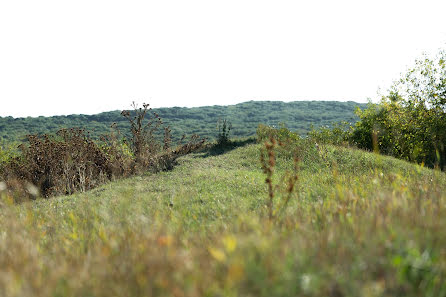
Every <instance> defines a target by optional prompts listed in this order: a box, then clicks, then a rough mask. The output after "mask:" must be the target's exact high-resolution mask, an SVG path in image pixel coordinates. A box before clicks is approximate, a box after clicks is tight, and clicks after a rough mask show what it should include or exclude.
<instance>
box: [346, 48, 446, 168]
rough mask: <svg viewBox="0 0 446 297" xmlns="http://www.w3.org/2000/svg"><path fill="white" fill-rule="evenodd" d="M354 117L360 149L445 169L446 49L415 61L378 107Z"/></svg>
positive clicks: (355, 135) (356, 137)
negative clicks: (356, 117)
mask: <svg viewBox="0 0 446 297" xmlns="http://www.w3.org/2000/svg"><path fill="white" fill-rule="evenodd" d="M358 115H359V117H360V118H361V120H360V121H359V122H358V123H357V124H356V126H355V130H354V132H353V134H352V138H353V140H354V141H355V142H356V143H357V144H358V146H359V147H363V148H368V149H371V150H372V149H379V151H380V152H383V153H386V154H389V155H393V156H395V157H398V158H402V159H407V160H409V161H415V162H418V163H425V164H427V165H429V166H438V167H440V168H442V169H445V166H446V150H445V147H446V51H445V50H440V51H439V52H438V54H437V55H436V56H434V57H433V58H431V57H429V56H428V55H424V56H423V57H422V58H421V59H418V60H416V61H415V66H414V67H412V68H410V69H409V70H408V71H407V72H406V73H405V74H403V75H402V76H401V78H400V79H399V80H398V81H396V82H394V83H393V85H392V86H391V88H390V89H389V91H388V94H386V95H384V96H382V98H381V101H380V103H379V104H377V105H374V104H371V105H370V106H369V108H367V109H366V110H365V111H358Z"/></svg>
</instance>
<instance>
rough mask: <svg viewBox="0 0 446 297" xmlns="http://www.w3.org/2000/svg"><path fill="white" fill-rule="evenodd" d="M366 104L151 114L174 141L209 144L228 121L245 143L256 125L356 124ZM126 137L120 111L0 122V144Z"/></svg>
mask: <svg viewBox="0 0 446 297" xmlns="http://www.w3.org/2000/svg"><path fill="white" fill-rule="evenodd" d="M358 106H359V107H360V108H365V106H366V105H365V104H360V103H355V102H337V101H296V102H289V103H284V102H280V101H250V102H245V103H240V104H236V105H229V106H205V107H195V108H180V107H172V108H159V109H154V111H155V112H157V113H158V114H159V115H160V116H161V118H162V119H163V121H164V123H165V124H166V125H170V126H171V129H172V135H173V137H174V139H178V138H181V136H182V135H183V134H187V135H191V134H198V135H200V136H202V137H207V138H208V139H213V138H214V137H215V135H216V134H217V128H216V127H217V122H218V120H221V119H227V120H229V122H231V123H232V126H233V129H232V133H231V135H232V136H235V137H248V136H252V135H254V134H255V131H256V128H257V125H258V124H260V123H262V124H267V125H276V126H277V125H279V124H280V123H285V125H286V126H287V127H288V128H290V129H291V130H293V131H296V132H298V133H299V134H305V133H307V132H308V131H309V130H310V126H311V125H314V126H315V127H318V126H322V125H331V124H332V123H333V122H338V121H347V122H356V120H357V117H356V115H355V114H354V110H355V108H356V107H358ZM115 122H116V123H117V124H118V128H122V129H123V130H124V131H128V123H127V122H126V119H125V118H124V117H122V116H121V114H120V111H110V112H104V113H100V114H95V115H68V116H53V117H38V118H31V117H28V118H12V117H3V118H1V117H0V140H1V139H4V140H8V141H13V140H23V139H24V137H25V136H26V135H27V134H41V133H54V132H56V131H57V130H58V129H60V128H71V127H82V128H86V129H87V130H88V131H91V132H92V136H94V137H98V136H99V135H101V134H105V133H108V132H109V131H110V126H111V124H113V123H115Z"/></svg>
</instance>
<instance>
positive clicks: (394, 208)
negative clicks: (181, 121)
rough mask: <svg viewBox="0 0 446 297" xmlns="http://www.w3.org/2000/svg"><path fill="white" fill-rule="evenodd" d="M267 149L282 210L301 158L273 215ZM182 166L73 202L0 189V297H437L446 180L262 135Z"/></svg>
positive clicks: (443, 272)
mask: <svg viewBox="0 0 446 297" xmlns="http://www.w3.org/2000/svg"><path fill="white" fill-rule="evenodd" d="M262 135H263V137H264V138H261V137H260V136H262ZM271 137H273V139H275V141H276V145H275V146H274V147H269V148H268V147H266V146H265V144H264V141H267V142H268V143H271V142H270V140H269V139H271ZM279 142H281V143H282V145H279ZM268 143H267V145H268ZM292 148H296V149H295V150H294V149H292ZM262 152H263V153H265V152H273V154H274V160H275V161H274V163H273V164H270V165H271V166H270V168H271V170H272V172H273V173H274V174H273V175H271V179H272V181H271V182H272V184H273V195H274V199H275V201H276V202H278V203H281V202H283V201H284V200H283V199H287V197H288V195H289V192H288V188H287V186H288V185H289V183H288V181H289V179H287V178H286V177H292V176H293V172H295V171H294V170H295V164H296V162H295V158H294V156H295V153H297V156H298V160H299V162H298V165H299V166H298V170H297V172H296V173H297V175H298V182H296V183H295V189H294V190H293V191H292V194H291V197H290V198H289V200H288V203H287V206H286V207H285V208H284V209H283V211H281V212H280V214H279V213H276V215H275V216H274V218H273V220H271V219H270V218H269V207H268V204H269V194H268V187H269V185H268V183H265V178H266V177H267V175H265V174H264V169H262V163H261V162H260V161H259V159H260V155H261V153H262ZM265 160H269V159H265ZM178 161H179V165H178V166H176V167H175V168H174V169H173V170H171V171H166V172H161V173H157V174H155V173H145V174H143V175H139V176H134V177H131V178H129V179H125V180H118V181H112V182H109V183H107V184H104V185H101V186H99V187H98V188H95V189H93V190H91V191H88V192H85V193H76V194H74V195H71V196H62V197H56V198H52V199H39V200H36V201H33V202H30V203H22V204H19V205H15V204H11V202H12V200H11V198H10V197H9V196H8V195H7V194H5V192H3V194H1V195H2V197H3V198H2V201H3V202H2V206H1V208H0V234H1V241H0V265H1V266H0V267H2V268H1V273H0V295H1V296H5V297H9V296H25V297H26V296H97V297H99V296H446V285H445V284H446V282H445V280H446V262H445V260H446V257H444V255H445V253H446V250H445V247H446V241H445V240H446V238H445V237H444V236H443V233H444V232H443V230H445V228H446V203H445V202H446V194H445V193H446V176H445V174H444V173H442V172H440V171H434V170H430V169H427V168H423V167H420V166H417V165H412V164H409V163H406V162H405V161H401V160H397V159H394V158H391V157H384V156H382V155H378V154H373V153H367V152H364V151H360V150H355V149H348V148H342V147H336V146H332V145H324V144H319V145H318V146H316V145H315V144H314V143H312V145H311V140H310V139H302V138H300V137H299V136H298V135H297V134H294V133H292V132H290V131H289V130H286V129H285V128H281V129H271V128H268V127H260V128H259V144H250V145H247V146H244V147H238V148H235V149H229V150H227V151H225V153H222V154H219V155H214V156H212V155H209V154H208V153H207V151H203V152H198V153H193V154H189V155H187V156H184V157H181V158H179V159H178ZM287 172H288V174H287ZM276 185H277V186H276Z"/></svg>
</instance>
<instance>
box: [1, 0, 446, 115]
mask: <svg viewBox="0 0 446 297" xmlns="http://www.w3.org/2000/svg"><path fill="white" fill-rule="evenodd" d="M445 11H446V1H444V0H423V1H420V0H419V1H410V0H374V1H361V0H354V1H346V0H335V1H334V0H326V1H317V0H311V1H297V0H295V1H285V0H271V1H263V0H254V1H251V0H235V1H233V0H225V1H213V0H203V1H198V0H188V1H184V0H179V1H174V0H162V1H161V0H160V1H133V0H126V1H113V0H107V1H102V0H87V1H84V0H76V1H65V0H55V1H49V0H39V1H35V0H31V1H24V0H2V1H0V116H14V117H26V116H33V117H35V116H41V115H43V116H50V115H68V114H80V113H82V114H94V113H98V112H103V111H110V110H116V109H127V108H129V107H130V104H131V103H132V101H135V102H137V103H142V102H147V103H149V104H150V105H151V106H152V107H171V106H188V107H191V106H205V105H228V104H235V103H239V102H244V101H249V100H281V101H298V100H339V101H348V100H351V101H357V102H367V100H368V99H369V98H370V99H371V100H373V101H375V100H376V98H378V97H377V91H378V89H379V88H381V89H382V90H386V89H387V88H388V87H389V86H390V84H391V83H392V81H393V80H395V79H398V77H399V75H400V73H402V72H404V71H405V70H406V69H407V67H410V66H411V65H412V64H413V62H414V60H415V59H416V58H418V57H420V56H421V54H422V53H423V52H427V53H435V52H436V51H437V50H438V49H439V48H440V47H443V48H444V47H446V20H445V18H444V12H445Z"/></svg>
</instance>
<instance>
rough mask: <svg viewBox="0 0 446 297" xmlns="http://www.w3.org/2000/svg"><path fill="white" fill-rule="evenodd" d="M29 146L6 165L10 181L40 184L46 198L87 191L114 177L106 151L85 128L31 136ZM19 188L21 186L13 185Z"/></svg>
mask: <svg viewBox="0 0 446 297" xmlns="http://www.w3.org/2000/svg"><path fill="white" fill-rule="evenodd" d="M28 142H29V146H25V145H22V146H21V147H20V149H21V151H22V154H21V155H20V156H19V157H16V158H14V159H13V160H12V161H11V162H9V163H8V164H7V165H6V170H5V173H6V176H5V179H6V180H14V179H18V180H21V181H23V182H29V183H32V184H34V185H36V186H37V187H38V188H39V189H40V191H41V194H42V195H43V196H44V197H48V196H50V195H58V194H71V193H73V192H76V191H86V190H88V189H91V188H93V187H95V186H96V185H98V184H100V183H101V182H102V181H103V180H105V179H109V178H111V174H112V171H111V169H112V167H111V164H110V161H109V158H108V156H107V155H106V153H105V152H104V151H103V150H102V149H101V148H100V147H99V146H98V145H97V144H96V143H95V142H94V141H93V140H92V139H90V137H89V136H88V134H87V133H85V131H84V130H83V129H74V128H72V129H62V130H60V131H58V132H57V135H56V136H51V135H43V136H37V135H29V136H28ZM13 188H16V189H17V188H19V187H13Z"/></svg>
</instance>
